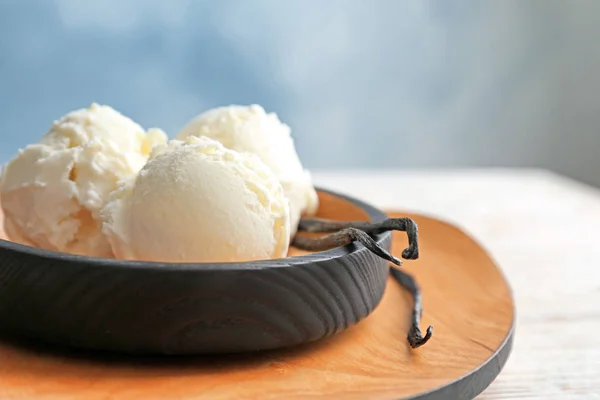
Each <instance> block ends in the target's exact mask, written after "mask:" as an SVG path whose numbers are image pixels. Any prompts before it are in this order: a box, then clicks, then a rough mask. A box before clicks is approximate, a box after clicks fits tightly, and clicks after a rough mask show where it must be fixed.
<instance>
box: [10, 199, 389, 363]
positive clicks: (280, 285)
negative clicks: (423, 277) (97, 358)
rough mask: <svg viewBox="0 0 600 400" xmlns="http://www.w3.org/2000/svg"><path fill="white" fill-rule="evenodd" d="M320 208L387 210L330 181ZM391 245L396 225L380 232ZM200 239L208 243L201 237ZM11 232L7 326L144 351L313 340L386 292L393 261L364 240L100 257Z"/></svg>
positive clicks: (330, 211) (328, 213)
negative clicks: (150, 258)
mask: <svg viewBox="0 0 600 400" xmlns="http://www.w3.org/2000/svg"><path fill="white" fill-rule="evenodd" d="M320 196H321V201H322V207H321V211H320V213H321V216H322V217H326V218H332V219H336V218H340V219H357V220H368V219H370V218H374V219H383V218H385V215H384V214H383V213H381V212H380V211H378V210H376V209H374V208H372V207H370V206H368V205H366V204H362V203H359V202H356V201H351V200H348V199H344V198H342V197H340V196H335V195H332V194H329V193H325V192H323V191H321V192H320ZM377 240H378V241H379V242H380V243H381V245H382V246H383V247H384V248H389V246H390V243H391V233H385V234H382V235H379V236H378V239H377ZM199 245H201V244H199ZM31 249H32V248H29V247H26V246H20V245H18V246H17V245H15V244H12V243H8V242H4V243H0V328H1V329H2V330H3V331H4V332H8V333H11V334H16V335H19V336H27V337H32V338H36V339H38V340H45V341H48V342H51V343H58V344H67V345H70V346H77V347H82V348H88V349H94V350H108V351H118V352H127V353H138V354H140V353H144V354H208V353H238V352H252V351H257V350H265V349H277V348H283V347H288V346H295V345H298V344H301V343H307V342H311V341H314V340H318V339H321V338H323V337H326V336H329V335H332V334H334V333H337V332H340V331H342V330H344V329H346V328H347V327H348V326H351V325H353V324H355V323H356V322H358V321H360V320H361V319H363V318H364V317H366V316H367V315H368V314H369V313H370V312H371V311H372V310H373V309H374V308H375V306H376V305H377V304H378V303H379V301H380V299H381V296H382V295H383V291H384V288H385V282H386V279H387V275H388V271H389V269H388V266H387V264H386V263H385V261H384V260H382V259H380V258H379V257H377V256H375V255H374V254H372V253H371V252H369V251H368V250H367V249H365V248H364V247H363V246H362V245H354V244H352V245H349V246H345V247H343V248H342V247H340V248H336V249H332V250H328V251H324V252H318V253H313V254H308V255H301V256H297V257H291V258H285V259H279V260H265V261H256V262H250V263H222V264H160V263H146V262H125V261H120V260H108V259H106V260H103V259H92V258H88V257H80V256H72V255H65V254H62V253H54V252H47V251H41V250H39V249H34V250H35V251H33V250H31Z"/></svg>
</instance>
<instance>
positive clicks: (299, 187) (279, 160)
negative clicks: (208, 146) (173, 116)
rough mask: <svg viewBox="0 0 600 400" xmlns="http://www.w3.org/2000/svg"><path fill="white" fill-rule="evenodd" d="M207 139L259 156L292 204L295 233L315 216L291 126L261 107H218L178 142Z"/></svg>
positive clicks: (189, 125)
mask: <svg viewBox="0 0 600 400" xmlns="http://www.w3.org/2000/svg"><path fill="white" fill-rule="evenodd" d="M189 136H206V137H210V138H212V139H215V140H217V141H219V142H220V143H222V144H223V146H225V147H226V148H228V149H232V150H236V151H238V152H249V153H253V154H256V155H257V156H258V157H260V158H261V160H262V161H263V162H264V163H265V164H266V165H267V166H268V167H269V168H270V169H271V170H272V171H273V172H274V173H275V175H276V176H277V179H279V182H281V185H282V186H283V190H284V192H285V195H286V196H287V197H288V199H289V202H290V217H291V230H290V235H291V236H294V235H295V234H296V229H297V225H298V222H299V220H300V217H301V216H302V215H313V214H315V213H316V211H317V208H318V206H319V202H318V197H317V192H316V191H315V189H314V187H313V184H312V178H311V175H310V173H309V172H308V171H307V170H305V169H304V168H303V167H302V163H301V162H300V159H299V157H298V154H297V153H296V148H295V146H294V141H293V139H292V137H291V132H290V128H289V126H287V125H286V124H284V123H282V122H281V121H280V120H279V118H278V117H277V115H276V114H274V113H266V112H265V110H264V108H263V107H261V106H259V105H250V106H239V105H232V106H228V107H218V108H214V109H211V110H209V111H206V112H204V113H202V114H200V115H198V116H197V117H196V118H194V119H192V120H191V121H189V122H188V123H187V125H186V126H185V127H184V128H183V129H182V130H181V131H180V132H179V134H178V135H177V139H180V140H183V139H185V138H186V137H189Z"/></svg>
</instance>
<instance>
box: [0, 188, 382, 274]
mask: <svg viewBox="0 0 600 400" xmlns="http://www.w3.org/2000/svg"><path fill="white" fill-rule="evenodd" d="M315 190H317V191H318V192H323V193H327V194H330V195H333V196H336V197H340V198H341V199H343V200H346V201H348V202H350V203H352V204H354V205H356V206H358V207H360V208H361V209H362V210H363V211H364V212H365V213H366V214H367V215H368V217H369V218H370V220H371V221H374V222H378V221H381V220H383V219H385V218H387V215H386V214H385V213H384V212H383V211H381V210H379V209H378V208H376V207H374V206H372V205H370V204H367V203H365V202H363V201H361V200H359V199H357V198H354V197H352V196H349V195H347V194H343V193H339V192H336V191H333V190H329V189H325V188H322V187H319V186H315ZM389 235H391V232H384V233H381V234H379V235H376V236H375V240H376V241H377V243H379V244H381V243H382V242H383V241H384V240H385V239H386V238H387V237H388V236H389ZM348 246H354V247H355V248H354V249H352V250H348ZM348 246H344V247H336V248H334V249H330V250H324V251H318V252H314V253H310V254H305V255H299V256H292V257H285V258H274V259H265V260H253V261H242V262H240V261H224V262H206V263H198V262H187V263H168V262H159V261H139V260H120V259H115V258H103V257H90V256H84V255H77V254H70V253H63V252H59V251H54V250H46V249H42V248H39V247H34V246H29V245H26V244H21V243H16V242H12V241H10V240H5V239H0V251H10V252H15V253H20V254H22V255H26V256H31V257H36V258H39V259H43V260H50V261H53V262H57V261H58V262H63V263H78V264H81V263H85V264H86V266H88V267H102V268H117V269H120V270H123V269H136V270H139V269H146V270H161V271H164V270H168V271H174V270H209V271H210V270H213V271H214V270H237V271H239V270H259V269H268V268H278V267H292V266H295V265H303V264H311V263H315V262H320V261H326V260H332V259H337V258H340V257H343V256H346V255H348V254H350V253H356V252H361V251H369V250H368V249H366V248H365V247H364V246H363V245H362V244H360V243H353V244H351V245H348Z"/></svg>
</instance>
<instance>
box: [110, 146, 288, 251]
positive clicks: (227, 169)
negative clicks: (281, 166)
mask: <svg viewBox="0 0 600 400" xmlns="http://www.w3.org/2000/svg"><path fill="white" fill-rule="evenodd" d="M102 216H103V218H104V221H105V223H104V232H105V233H106V235H107V237H108V238H109V241H110V243H111V245H112V249H113V252H114V254H115V256H116V257H117V258H121V259H130V260H145V261H161V262H227V261H250V260H259V259H271V258H280V257H285V256H286V254H287V250H288V246H289V231H290V221H289V206H288V200H287V198H286V197H285V194H284V192H283V188H282V187H281V184H280V183H279V181H278V180H277V177H276V176H275V175H274V174H273V172H272V171H271V170H270V169H269V168H268V167H267V166H266V165H265V164H264V163H263V162H262V161H261V160H260V159H259V158H258V157H257V156H255V155H253V154H250V153H238V152H236V151H234V150H230V149H227V148H225V147H224V146H223V145H222V144H221V143H219V142H217V141H215V140H212V139H210V138H207V137H200V138H198V137H194V136H190V137H188V138H186V139H185V141H180V140H172V141H170V142H169V143H168V144H165V145H161V146H158V147H156V148H155V149H154V150H153V152H152V154H151V156H150V159H149V160H148V163H147V164H146V165H145V166H144V168H142V170H141V171H140V173H139V174H138V176H137V178H131V179H129V180H127V181H123V182H121V183H120V186H119V188H118V189H117V190H116V191H115V192H113V193H112V194H111V195H110V197H109V199H108V201H107V203H106V205H105V207H104V209H103V211H102Z"/></svg>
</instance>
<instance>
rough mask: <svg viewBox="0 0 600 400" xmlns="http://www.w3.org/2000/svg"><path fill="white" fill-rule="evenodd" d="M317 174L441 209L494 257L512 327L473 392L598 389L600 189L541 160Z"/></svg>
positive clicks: (565, 393) (372, 195)
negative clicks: (536, 166) (490, 379)
mask: <svg viewBox="0 0 600 400" xmlns="http://www.w3.org/2000/svg"><path fill="white" fill-rule="evenodd" d="M599 173H600V171H599ZM314 178H315V182H316V184H318V185H320V186H323V187H326V188H329V189H332V190H337V191H341V192H345V193H347V194H350V195H353V196H356V197H358V198H361V199H363V200H365V201H367V202H370V203H372V204H374V205H376V206H378V207H381V208H387V209H409V210H412V211H418V212H422V213H427V214H430V215H434V216H437V217H441V218H442V219H445V220H447V221H449V222H452V223H454V224H456V225H458V226H460V227H461V228H462V229H464V230H465V231H466V232H468V233H469V234H471V235H472V236H473V237H475V238H476V239H477V240H478V241H479V242H480V243H481V244H483V246H484V247H485V248H487V250H488V251H489V252H490V253H491V255H492V256H493V257H494V258H495V259H496V261H497V262H498V264H499V265H500V267H501V268H502V269H503V271H504V272H505V274H506V276H507V279H508V280H509V282H510V284H511V286H512V288H513V291H514V296H515V301H516V304H517V328H516V336H515V344H514V349H513V353H512V355H511V357H510V359H509V361H508V363H507V365H506V367H505V369H504V370H503V372H502V373H501V374H500V376H499V377H498V379H497V380H496V381H495V382H494V383H492V385H491V386H490V387H489V388H488V389H487V390H486V391H485V392H484V393H483V394H482V395H481V396H480V397H479V399H481V400H492V399H494V400H496V399H544V400H550V399H561V400H569V399H600V190H597V189H594V188H590V187H587V186H585V185H583V184H580V183H577V182H575V181H572V180H570V179H567V178H564V177H561V176H558V175H555V174H553V173H550V172H547V171H541V170H511V169H508V170H507V169H483V170H462V171H461V170H458V171H457V170H454V171H430V172H410V171H401V172H399V171H380V170H377V171H356V172H353V173H349V172H348V171H344V172H339V173H336V172H323V173H321V172H315V173H314Z"/></svg>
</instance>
